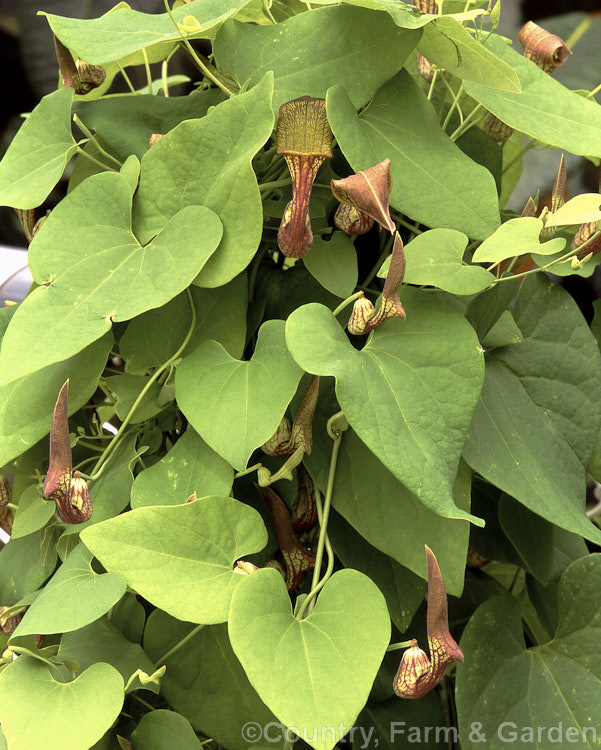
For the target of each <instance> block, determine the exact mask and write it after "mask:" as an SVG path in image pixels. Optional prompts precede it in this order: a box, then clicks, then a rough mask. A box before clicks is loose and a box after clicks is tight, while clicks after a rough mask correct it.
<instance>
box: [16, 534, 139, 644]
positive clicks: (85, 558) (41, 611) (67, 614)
mask: <svg viewBox="0 0 601 750" xmlns="http://www.w3.org/2000/svg"><path fill="white" fill-rule="evenodd" d="M91 561H92V555H91V554H90V552H89V550H87V549H86V548H85V547H84V546H83V544H79V545H78V546H77V547H76V548H75V549H74V550H73V551H72V552H71V554H70V555H69V557H68V558H67V559H66V560H65V562H64V563H63V564H62V565H61V566H60V568H59V569H58V570H57V571H56V573H55V574H54V575H53V576H52V578H51V579H50V581H48V583H47V584H46V586H45V587H44V589H43V590H42V593H41V594H40V595H39V596H38V597H37V598H36V600H35V602H34V603H33V604H32V605H31V607H29V609H28V610H27V612H26V613H25V615H24V617H23V619H22V620H21V622H20V623H19V627H18V628H17V629H16V630H15V633H14V635H15V637H17V636H22V635H30V634H33V633H67V632H69V631H71V630H78V629H79V628H82V627H84V625H88V624H89V623H91V622H94V620H97V619H98V618H99V617H100V616H101V615H103V614H104V613H105V612H108V611H109V609H110V608H111V607H112V606H113V605H114V604H115V603H116V602H118V601H119V599H121V597H122V596H123V594H124V593H125V588H126V583H125V579H124V578H123V577H122V576H120V575H118V574H116V573H102V574H100V575H99V574H98V573H94V571H93V570H92V568H91V565H90V563H91Z"/></svg>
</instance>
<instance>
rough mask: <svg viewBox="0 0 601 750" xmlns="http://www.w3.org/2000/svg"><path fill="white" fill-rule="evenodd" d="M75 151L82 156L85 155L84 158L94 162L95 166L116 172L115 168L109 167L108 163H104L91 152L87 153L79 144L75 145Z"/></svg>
mask: <svg viewBox="0 0 601 750" xmlns="http://www.w3.org/2000/svg"><path fill="white" fill-rule="evenodd" d="M77 153H78V154H81V155H82V156H85V158H86V159H89V160H90V161H92V162H94V164H96V166H97V167H101V168H102V169H103V170H105V171H107V172H117V170H116V169H113V167H109V165H108V164H105V163H104V162H103V161H100V159H96V157H94V156H92V155H91V154H88V152H87V151H84V150H83V148H81V146H77Z"/></svg>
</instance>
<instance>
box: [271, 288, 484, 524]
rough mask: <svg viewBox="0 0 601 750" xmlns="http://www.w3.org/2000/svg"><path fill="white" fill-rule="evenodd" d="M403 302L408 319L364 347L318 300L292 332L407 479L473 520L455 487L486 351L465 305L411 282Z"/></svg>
mask: <svg viewBox="0 0 601 750" xmlns="http://www.w3.org/2000/svg"><path fill="white" fill-rule="evenodd" d="M402 302H403V305H404V307H405V309H406V310H407V320H405V321H400V320H390V321H387V322H386V323H385V324H384V325H383V326H381V327H380V328H378V329H376V331H375V332H374V336H373V338H372V339H371V340H370V341H369V343H368V344H367V345H366V346H365V347H364V348H363V349H362V350H361V351H357V350H356V349H355V348H354V347H353V346H352V345H351V344H350V343H349V341H348V339H347V337H346V335H345V333H344V331H343V330H342V328H341V327H340V325H339V324H338V322H337V320H336V319H335V318H334V316H333V315H332V313H331V312H330V310H328V309H327V308H326V307H323V305H317V304H311V305H304V306H303V307H301V308H299V309H297V310H295V311H294V312H293V313H292V315H291V316H290V317H289V318H288V322H287V324H286V342H287V344H288V347H289V349H290V351H291V353H292V355H293V357H294V358H295V360H296V361H297V362H298V363H299V365H301V367H303V369H305V370H306V371H307V372H310V373H313V374H315V375H333V376H334V377H335V378H336V397H337V399H338V403H339V404H340V408H341V409H342V410H343V411H344V413H345V415H346V417H347V419H348V421H349V423H350V424H351V426H352V427H353V429H354V430H355V432H356V433H357V435H358V436H359V437H360V438H361V440H362V441H363V442H364V443H365V444H366V445H367V447H368V448H369V449H370V450H371V451H372V452H373V453H375V455H376V456H377V457H378V458H379V459H380V461H382V463H383V464H384V465H385V466H386V467H387V468H388V469H390V471H391V472H392V473H393V474H394V475H395V476H396V478H397V479H398V480H399V481H401V482H402V483H403V484H404V485H405V487H407V489H409V490H410V491H411V492H413V493H414V494H415V495H417V497H418V498H419V499H420V500H421V501H422V502H423V503H424V504H425V505H427V506H428V507H429V508H430V509H431V510H433V511H434V512H435V513H438V514H439V515H441V516H445V517H447V518H469V519H470V520H472V521H473V520H475V519H474V518H473V517H472V516H470V515H469V514H468V513H466V512H465V511H462V510H460V509H459V508H457V507H456V506H455V504H454V502H453V494H452V491H453V483H454V481H455V475H456V473H457V465H458V462H459V456H460V455H461V450H462V447H463V443H464V440H465V436H466V434H467V429H468V427H469V423H470V420H471V415H472V412H473V409H474V408H475V406H476V403H477V400H478V395H479V393H480V387H481V383H482V377H483V370H484V367H483V365H484V357H483V355H482V353H481V351H480V350H479V349H478V341H477V338H476V335H475V333H474V331H473V329H472V327H471V326H470V325H469V323H467V321H466V320H465V319H464V318H463V316H462V315H461V314H460V313H459V312H457V311H456V310H452V309H451V308H449V307H448V306H447V305H446V304H444V303H443V302H441V301H440V300H439V299H436V298H435V297H434V296H433V295H430V294H428V293H426V292H420V291H418V290H414V289H412V288H405V289H404V290H403V295H402Z"/></svg>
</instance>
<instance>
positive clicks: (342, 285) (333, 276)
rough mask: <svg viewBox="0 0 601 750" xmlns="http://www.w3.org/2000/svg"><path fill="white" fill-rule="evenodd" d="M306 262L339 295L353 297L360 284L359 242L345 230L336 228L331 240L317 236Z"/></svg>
mask: <svg viewBox="0 0 601 750" xmlns="http://www.w3.org/2000/svg"><path fill="white" fill-rule="evenodd" d="M303 263H304V264H305V267H306V268H307V270H308V271H309V273H310V274H311V276H313V278H315V279H317V281H319V283H320V284H321V285H322V286H323V288H324V289H327V290H328V291H329V292H332V294H335V295H336V296H337V297H342V298H343V299H344V298H345V297H349V296H350V295H351V294H352V293H353V291H354V290H355V287H356V286H357V254H356V252H355V246H354V245H353V243H352V241H351V239H350V237H347V236H346V234H343V233H342V232H334V234H333V235H332V238H331V239H330V241H329V242H326V241H325V240H324V239H323V238H322V237H315V238H314V240H313V245H312V246H311V249H310V250H309V252H308V253H307V254H306V255H305V257H304V258H303Z"/></svg>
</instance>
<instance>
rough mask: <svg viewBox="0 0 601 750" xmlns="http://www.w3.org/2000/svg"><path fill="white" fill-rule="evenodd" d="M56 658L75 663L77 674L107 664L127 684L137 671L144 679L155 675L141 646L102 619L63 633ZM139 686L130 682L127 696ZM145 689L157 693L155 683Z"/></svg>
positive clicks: (148, 683)
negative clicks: (77, 666) (93, 666)
mask: <svg viewBox="0 0 601 750" xmlns="http://www.w3.org/2000/svg"><path fill="white" fill-rule="evenodd" d="M108 575H111V574H108ZM58 657H59V658H61V659H74V660H75V661H77V662H78V663H79V671H80V672H83V671H84V670H85V669H87V668H88V667H90V666H92V664H96V663H97V662H104V663H106V664H110V665H111V666H112V667H115V669H116V670H117V671H118V672H119V674H120V675H121V677H123V681H124V682H125V683H126V684H127V682H128V681H129V680H130V678H131V676H132V675H134V674H135V673H136V672H137V671H138V670H139V669H140V670H142V671H143V672H145V673H146V674H147V675H151V674H152V673H153V672H154V667H153V664H152V662H151V661H150V659H149V658H148V656H147V655H146V653H145V652H144V650H143V649H142V647H141V646H140V644H139V643H131V642H130V641H128V640H127V638H126V637H125V636H124V635H123V633H122V632H121V631H120V630H119V629H118V628H116V627H115V625H114V624H113V623H112V622H111V621H109V620H108V619H107V618H106V617H101V618H100V619H99V620H96V621H95V622H92V623H91V624H90V625H87V626H86V627H85V628H81V629H80V630H75V631H74V632H71V633H66V634H65V635H64V636H63V637H62V638H61V645H60V648H59V650H58ZM139 686H140V685H139V683H137V682H136V681H132V683H131V685H130V687H129V688H128V689H127V692H128V693H129V692H131V690H132V688H134V687H139ZM144 687H145V689H146V690H150V691H151V692H153V693H158V692H159V686H158V685H157V683H156V682H147V683H146V684H145V686H144Z"/></svg>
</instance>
